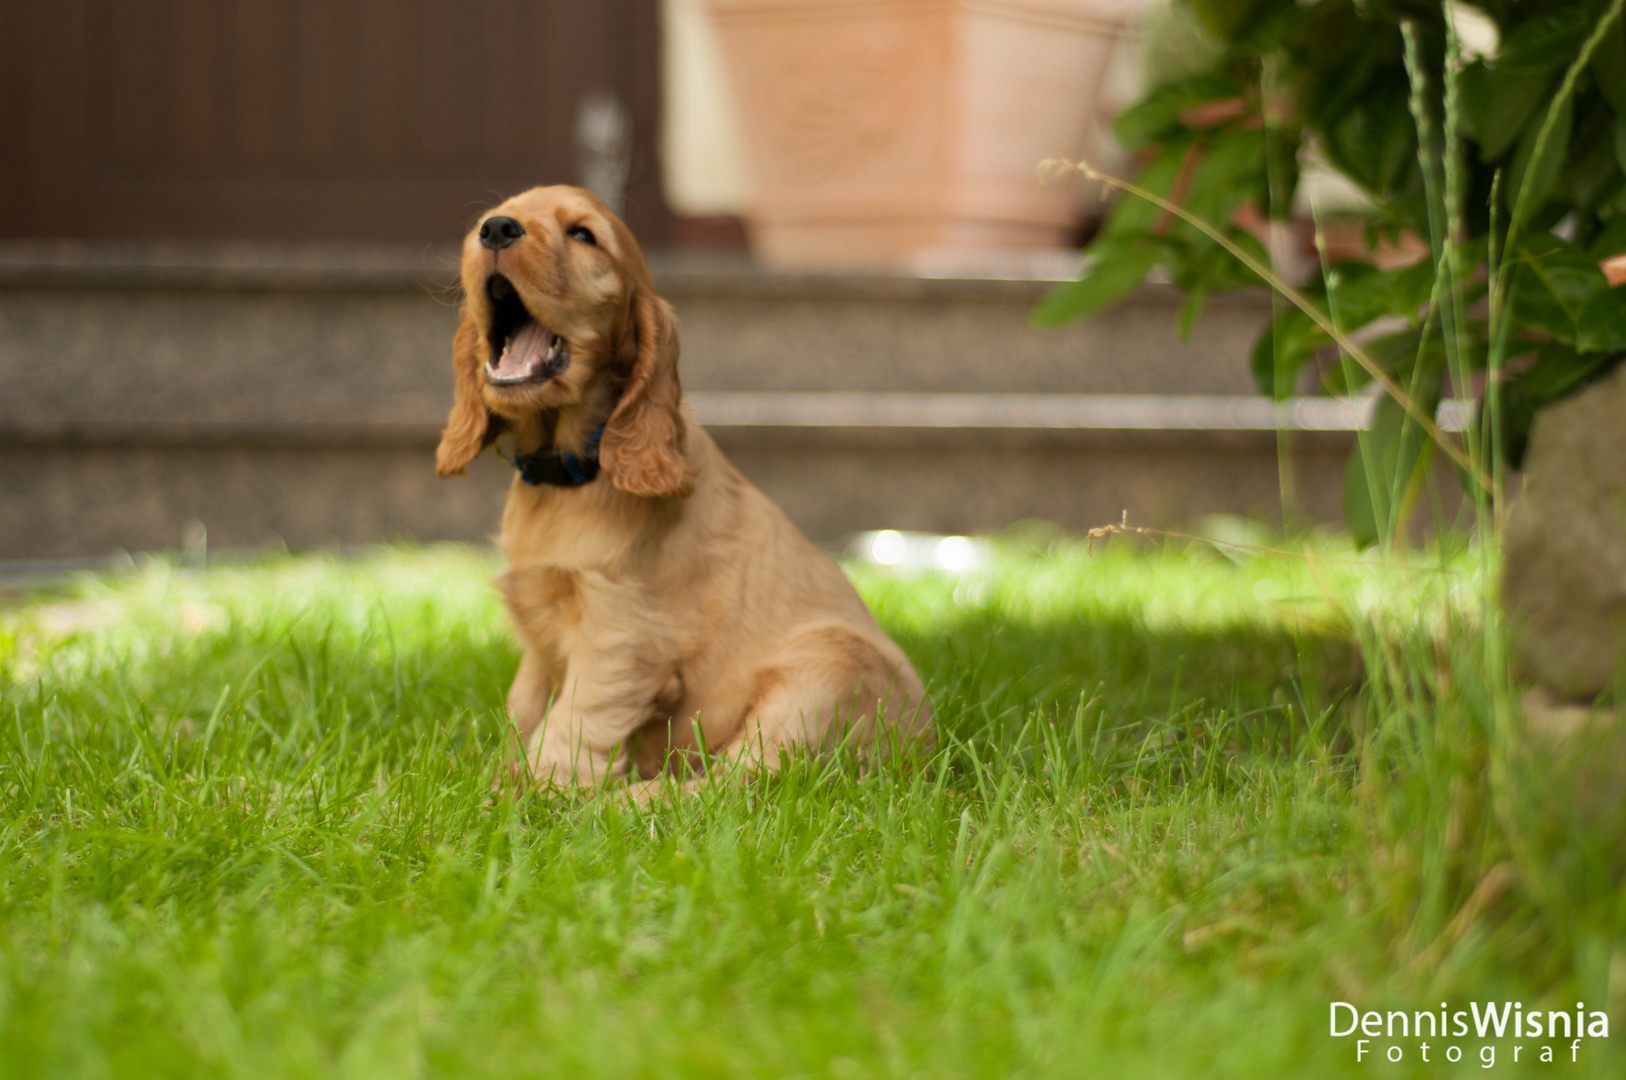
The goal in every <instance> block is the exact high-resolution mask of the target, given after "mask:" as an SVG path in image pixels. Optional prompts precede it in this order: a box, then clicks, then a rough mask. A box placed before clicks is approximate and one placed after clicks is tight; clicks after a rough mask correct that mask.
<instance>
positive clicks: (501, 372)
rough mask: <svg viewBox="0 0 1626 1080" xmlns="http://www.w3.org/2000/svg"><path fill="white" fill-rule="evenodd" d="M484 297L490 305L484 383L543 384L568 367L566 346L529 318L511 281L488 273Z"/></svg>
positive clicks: (559, 338)
mask: <svg viewBox="0 0 1626 1080" xmlns="http://www.w3.org/2000/svg"><path fill="white" fill-rule="evenodd" d="M486 295H487V296H489V297H491V305H492V317H491V330H490V333H489V335H488V339H487V343H488V344H489V345H490V347H491V359H490V360H488V361H486V382H488V383H490V384H491V385H493V386H515V385H518V384H520V383H533V382H546V381H548V380H549V379H551V378H553V377H554V376H555V375H557V374H559V373H560V372H562V371H564V370H565V368H567V367H569V366H570V343H569V342H567V341H566V340H565V339H564V338H562V337H560V336H559V335H558V334H556V333H554V332H553V331H552V330H549V329H548V328H547V327H545V326H543V325H542V324H541V323H539V322H537V321H536V320H535V319H534V318H532V317H531V313H530V312H529V311H527V310H526V309H525V305H524V304H523V303H521V302H520V298H519V294H518V293H517V292H515V291H514V283H513V282H511V281H509V280H508V279H507V278H506V277H504V276H503V275H501V274H492V275H491V278H490V280H488V281H487V282H486Z"/></svg>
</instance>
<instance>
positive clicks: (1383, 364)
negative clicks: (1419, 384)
mask: <svg viewBox="0 0 1626 1080" xmlns="http://www.w3.org/2000/svg"><path fill="white" fill-rule="evenodd" d="M1422 340H1423V331H1422V330H1421V329H1419V328H1417V327H1409V328H1407V329H1405V330H1397V331H1395V332H1394V333H1392V334H1384V335H1382V336H1381V337H1377V338H1374V339H1373V340H1371V341H1369V342H1367V344H1366V355H1368V356H1370V357H1371V358H1372V359H1373V360H1374V361H1376V362H1377V365H1378V366H1379V367H1380V368H1382V369H1383V370H1384V371H1387V372H1390V373H1391V374H1393V373H1396V372H1403V371H1406V370H1408V369H1410V367H1411V365H1412V364H1413V363H1414V362H1415V361H1416V359H1417V354H1418V349H1419V346H1420V345H1421V343H1422ZM1371 381H1372V373H1371V372H1370V371H1367V370H1366V369H1365V368H1364V367H1362V366H1361V365H1360V364H1357V363H1356V362H1355V361H1354V360H1352V359H1349V358H1348V357H1345V358H1343V359H1342V360H1341V361H1340V362H1339V363H1337V364H1335V365H1334V366H1333V367H1331V368H1330V369H1328V371H1327V373H1326V375H1325V376H1323V378H1322V383H1323V384H1324V385H1325V386H1326V389H1327V392H1328V393H1330V394H1353V393H1354V392H1355V391H1357V390H1359V389H1361V387H1363V386H1366V385H1367V384H1368V383H1370V382H1371Z"/></svg>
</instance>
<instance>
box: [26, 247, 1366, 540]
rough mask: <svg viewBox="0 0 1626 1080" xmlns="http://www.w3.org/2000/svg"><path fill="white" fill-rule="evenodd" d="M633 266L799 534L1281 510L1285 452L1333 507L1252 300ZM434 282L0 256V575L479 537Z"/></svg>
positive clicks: (284, 258) (393, 266) (327, 265)
mask: <svg viewBox="0 0 1626 1080" xmlns="http://www.w3.org/2000/svg"><path fill="white" fill-rule="evenodd" d="M652 264H653V268H654V270H655V273H656V278H657V287H658V288H659V289H660V291H661V293H662V294H663V295H664V296H666V297H667V298H668V299H669V300H670V301H671V302H672V304H673V305H674V307H675V309H676V310H677V312H678V317H679V320H680V326H681V333H682V342H683V351H682V360H681V372H682V377H683V382H684V387H685V391H686V395H687V398H688V400H689V402H690V405H691V407H692V408H693V409H694V411H695V413H696V415H697V417H698V418H700V419H701V420H702V422H705V423H706V424H707V425H708V427H710V428H711V430H712V431H713V433H714V437H716V438H717V440H718V442H719V443H720V444H721V445H722V446H723V447H724V449H725V450H726V451H727V452H728V453H729V454H730V457H731V458H732V459H733V460H734V462H735V463H736V465H737V466H739V467H740V469H741V470H742V471H743V472H744V473H745V474H746V475H747V476H749V477H751V478H752V479H753V480H754V481H755V482H757V483H758V484H759V485H760V486H762V487H763V488H764V490H766V491H767V492H768V493H769V494H770V495H771V496H773V497H774V498H775V499H777V500H778V501H779V502H780V503H781V505H783V506H784V507H785V508H786V510H787V512H789V513H790V514H791V516H792V517H793V519H795V520H797V521H798V523H800V524H801V525H802V526H803V527H804V528H805V529H807V530H808V532H809V533H810V534H811V535H813V536H815V537H817V538H819V539H824V540H831V539H835V538H837V537H839V536H841V535H843V534H845V533H849V532H853V531H858V530H862V529H871V528H885V527H892V528H903V529H928V530H934V531H947V532H967V531H982V530H987V529H994V528H998V527H1001V526H1003V525H1006V524H1009V523H1011V522H1013V521H1017V520H1020V519H1023V518H1045V519H1048V520H1051V521H1055V522H1057V523H1058V524H1061V525H1063V526H1064V527H1068V528H1087V527H1089V526H1092V525H1097V524H1101V523H1103V522H1104V521H1110V520H1117V518H1118V517H1119V515H1120V513H1121V512H1122V511H1123V510H1124V509H1128V510H1129V511H1130V512H1131V515H1132V517H1133V519H1134V520H1137V521H1141V522H1143V523H1147V524H1172V523H1176V522H1181V521H1188V520H1191V519H1193V518H1195V517H1198V516H1201V515H1203V514H1208V513H1215V512H1233V513H1253V514H1258V515H1261V516H1266V517H1270V516H1275V515H1277V514H1279V513H1280V490H1281V486H1280V485H1281V481H1282V477H1283V475H1284V473H1283V471H1282V470H1281V469H1280V468H1279V465H1278V460H1277V450H1278V446H1279V445H1280V444H1286V443H1290V444H1291V445H1292V446H1293V448H1294V458H1293V461H1292V468H1291V469H1290V470H1288V472H1289V473H1290V474H1291V479H1292V483H1293V486H1294V488H1295V489H1296V491H1297V498H1298V504H1299V509H1300V510H1301V512H1305V513H1308V514H1309V515H1310V516H1313V517H1334V516H1336V514H1337V510H1338V490H1339V486H1340V483H1341V475H1342V469H1343V457H1344V454H1345V452H1346V451H1347V448H1348V445H1349V442H1350V438H1351V434H1350V433H1351V431H1352V430H1353V429H1354V428H1355V427H1358V426H1359V424H1360V423H1361V417H1360V416H1359V415H1356V414H1355V413H1358V412H1359V410H1358V409H1356V410H1355V413H1350V410H1349V408H1348V407H1346V406H1343V405H1340V404H1339V403H1336V402H1326V401H1305V402H1298V403H1294V404H1292V405H1291V406H1289V407H1288V408H1287V409H1286V410H1278V409H1277V407H1276V406H1274V405H1272V404H1271V403H1269V402H1266V401H1264V400H1262V399H1260V398H1258V397H1257V396H1255V395H1254V394H1253V391H1252V386H1251V385H1250V382H1249V379H1248V366H1247V354H1248V350H1249V349H1250V348H1251V345H1252V341H1253V338H1254V336H1255V335H1256V334H1257V332H1258V329H1259V327H1260V326H1261V325H1262V324H1263V321H1264V320H1265V319H1267V318H1268V317H1269V311H1270V305H1269V301H1268V298H1266V297H1264V296H1252V295H1241V296H1234V297H1229V298H1226V299H1224V300H1222V301H1216V302H1214V303H1212V304H1210V305H1209V310H1208V311H1207V312H1206V313H1205V315H1204V317H1203V320H1202V322H1201V323H1200V325H1199V328H1198V332H1197V334H1196V335H1195V336H1194V338H1193V340H1192V341H1191V342H1190V343H1182V342H1181V341H1180V340H1179V339H1178V337H1177V335H1176V334H1175V331H1174V326H1175V313H1176V309H1177V306H1178V303H1179V297H1178V296H1177V295H1176V294H1174V293H1173V292H1172V291H1171V290H1169V289H1167V288H1160V287H1156V286H1151V287H1148V288H1147V289H1145V290H1143V291H1142V293H1141V294H1139V295H1138V296H1136V297H1135V298H1133V299H1132V300H1131V301H1130V302H1128V303H1126V304H1125V305H1123V306H1122V307H1120V308H1118V309H1115V310H1114V311H1111V312H1108V313H1106V314H1105V315H1103V316H1101V317H1098V318H1096V319H1094V320H1091V321H1089V322H1085V323H1078V324H1074V325H1070V326H1067V327H1063V328H1060V329H1055V330H1036V329H1033V328H1030V327H1029V326H1028V324H1027V316H1028V312H1029V311H1030V310H1031V308H1032V306H1033V304H1034V303H1035V302H1036V301H1037V299H1038V298H1039V297H1041V296H1042V295H1043V294H1044V292H1045V291H1046V290H1047V289H1048V288H1050V287H1051V285H1052V283H1051V282H1048V281H1043V280H1031V279H1027V280H1025V279H1018V278H927V277H907V276H887V275H806V274H776V273H768V272H764V271H762V270H760V269H757V268H754V267H751V266H748V265H743V264H739V263H731V262H716V261H698V260H693V259H689V260H680V259H666V260H661V259H655V260H652ZM454 268H455V253H452V252H447V251H442V250H433V249H428V250H414V251H401V250H387V249H378V250H357V249H344V250H336V249H318V248H309V247H292V248H264V247H256V248H208V249H201V248H177V247H139V248H137V247H71V248H70V247H60V246H41V245H0V387H3V388H4V393H3V394H0V447H3V449H0V493H3V494H4V498H5V505H6V510H5V512H4V514H3V515H0V559H18V558H66V557H79V556H94V555H99V554H103V553H106V552H108V551H111V550H115V549H127V550H144V549H154V548H165V547H173V546H175V545H176V544H177V543H178V541H179V537H180V535H181V532H182V530H183V528H184V527H185V526H186V525H187V523H188V522H191V521H194V520H197V521H202V522H203V523H204V524H205V525H206V526H207V528H208V531H209V535H210V538H211V542H212V543H216V544H220V545H226V546H234V547H235V546H251V545H254V544H257V543H261V542H263V541H265V540H266V539H267V538H270V537H280V538H281V539H282V540H284V541H285V542H286V543H288V544H289V545H290V546H294V547H305V546H311V545H324V544H349V543H366V542H371V541H376V540H380V539H388V538H391V537H395V536H410V537H414V538H417V539H422V540H434V539H464V540H480V539H484V538H486V537H487V536H489V535H490V533H491V532H492V531H493V530H494V529H495V528H496V526H497V522H498V516H499V511H500V505H501V500H502V493H503V491H504V490H505V488H506V484H507V482H508V480H509V478H510V476H511V474H510V473H509V472H508V471H507V469H506V467H505V466H503V465H502V463H501V462H499V461H496V460H494V459H493V458H492V457H491V456H489V455H488V456H487V457H486V458H484V459H482V461H481V462H480V463H478V466H477V467H476V468H475V469H474V470H473V471H472V473H471V477H470V478H469V479H467V480H460V481H450V482H442V481H437V480H436V479H435V477H434V475H433V470H432V451H433V446H434V442H435V439H436V436H437V434H438V431H439V428H440V425H441V424H442V422H443V420H444V416H445V410H446V408H447V406H448V404H449V401H450V362H449V360H450V357H449V353H450V341H451V337H452V333H453V331H454V329H455V326H456V319H457V314H456V302H457V295H456V286H455V277H454ZM1339 410H1343V412H1339ZM1278 420H1280V421H1282V423H1281V424H1280V425H1278V423H1277V421H1278ZM1278 426H1280V427H1282V428H1283V429H1284V430H1283V432H1282V433H1281V434H1278V431H1277V427H1278Z"/></svg>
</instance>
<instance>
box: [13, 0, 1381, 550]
mask: <svg viewBox="0 0 1626 1080" xmlns="http://www.w3.org/2000/svg"><path fill="white" fill-rule="evenodd" d="M1190 47H1192V46H1191V45H1190V43H1189V42H1188V41H1187V39H1186V37H1185V36H1183V33H1182V29H1181V27H1180V26H1179V25H1178V20H1177V19H1175V18H1174V17H1173V16H1171V15H1170V13H1169V12H1168V10H1167V9H1166V8H1165V7H1164V6H1162V5H1161V4H1159V3H1157V2H1156V0H979V2H977V3H974V4H973V3H967V2H963V0H875V2H848V0H571V2H551V0H59V2H56V3H53V4H49V5H47V4H34V3H24V2H20V0H18V2H6V3H3V4H0V560H4V561H10V562H18V561H34V560H80V559H89V558H99V557H104V556H106V555H108V554H109V553H111V552H115V551H121V550H123V551H141V550H173V549H177V548H180V549H182V550H192V551H197V550H201V549H203V548H204V547H209V548H213V549H216V550H219V549H221V548H227V549H230V548H255V547H259V546H261V545H264V544H267V543H278V542H280V543H284V544H287V545H288V546H290V547H294V548H305V547H313V546H333V545H348V544H359V543H370V542H376V541H381V540H391V539H396V538H413V539H417V540H425V541H427V540H438V539H460V540H475V541H478V540H483V539H485V538H486V537H488V536H489V535H490V534H491V533H493V532H494V531H495V529H496V527H497V524H498V516H499V512H500V505H501V500H502V496H503V492H504V490H505V488H506V485H507V483H508V480H509V476H510V474H509V473H508V471H507V469H506V466H504V465H503V464H502V463H501V462H500V461H496V460H494V459H493V458H492V456H491V455H487V456H486V457H485V458H484V459H482V461H481V462H479V463H478V467H477V468H476V469H474V470H472V471H471V475H470V477H469V478H467V479H462V480H455V481H437V480H436V479H435V477H434V472H433V449H434V445H435V442H436V439H437V436H438V432H439V428H440V426H441V424H442V423H443V421H444V416H445V410H446V408H447V407H448V405H449V403H450V374H451V370H450V364H449V360H450V342H451V338H452V332H453V330H454V328H455V325H456V305H457V302H458V298H457V295H456V291H455V272H456V251H457V245H458V243H459V241H460V239H461V236H462V234H463V232H464V231H465V230H466V229H467V228H468V227H469V226H470V224H471V223H472V222H474V221H476V220H477V218H478V216H479V214H480V212H481V210H482V209H483V208H485V207H488V206H490V205H492V204H494V203H496V202H497V201H499V200H500V199H502V198H503V197H505V196H506V195H508V194H511V193H513V192H515V191H517V190H520V189H523V188H526V187H530V186H532V185H536V184H548V183H560V182H567V183H579V184H583V185H585V186H587V187H590V188H591V189H593V190H594V191H595V192H596V193H598V194H599V195H600V196H601V197H603V198H604V199H605V200H606V201H607V202H609V203H610V204H611V205H612V206H613V207H615V208H617V209H618V210H619V211H620V212H621V213H622V214H623V215H624V216H625V218H626V219H627V221H628V223H629V224H630V225H631V226H632V228H633V230H634V231H635V232H636V234H637V235H638V237H639V238H640V240H641V242H642V243H643V245H644V246H645V248H646V250H647V251H648V252H649V253H650V256H651V263H652V266H653V267H654V269H655V272H656V276H657V279H658V285H659V287H660V289H661V290H662V292H663V294H664V295H665V296H666V297H667V298H668V299H669V300H671V302H672V303H673V304H674V306H675V307H676V310H677V312H678V316H679V319H680V324H681V328H682V337H683V359H682V374H683V381H684V386H685V390H686V394H687V397H688V399H689V401H690V404H691V406H692V408H693V409H694V411H695V413H696V415H697V416H698V417H699V419H700V420H701V421H702V422H704V423H706V424H707V425H708V427H709V428H710V430H711V431H712V432H713V434H714V436H715V437H716V438H717V440H718V442H719V443H720V444H721V445H722V446H723V448H724V450H725V451H726V452H727V453H728V454H729V455H730V457H731V458H732V460H733V461H734V462H735V463H736V464H737V465H738V466H739V467H740V468H741V470H742V471H743V472H745V473H746V475H747V476H749V477H750V478H751V479H752V480H754V481H755V482H756V483H757V484H758V485H759V486H761V487H762V488H763V489H764V490H766V491H767V492H768V494H769V495H771V496H772V497H773V498H775V499H776V500H777V501H778V502H779V503H780V504H781V505H782V506H784V507H785V509H786V510H787V512H789V513H790V515H791V516H792V517H793V518H794V519H795V520H796V521H797V522H798V524H800V525H801V526H802V527H803V528H804V529H805V530H806V531H807V532H809V534H810V535H812V536H814V537H815V538H817V539H820V540H825V541H832V540H836V539H838V538H840V537H843V536H847V535H850V534H853V533H856V532H859V531H863V530H876V529H898V530H918V531H930V532H939V533H971V532H980V531H987V530H993V529H999V528H1002V527H1006V526H1009V525H1011V524H1012V523H1015V522H1019V521H1024V520H1030V519H1039V520H1043V521H1048V522H1052V523H1054V524H1056V525H1059V526H1061V527H1063V528H1067V529H1083V528H1089V527H1092V526H1096V525H1101V524H1104V523H1107V522H1112V521H1117V520H1118V519H1119V518H1120V515H1121V514H1122V513H1123V512H1125V511H1128V512H1129V514H1130V518H1131V520H1132V521H1133V522H1136V523H1139V524H1148V525H1167V524H1174V523H1180V522H1187V521H1192V520H1195V519H1197V518H1200V517H1203V516H1205V515H1210V514H1215V513H1228V514H1241V515H1251V516H1253V517H1256V518H1259V519H1261V520H1266V521H1271V520H1280V518H1281V517H1282V515H1283V513H1284V506H1283V504H1284V500H1285V502H1286V504H1287V511H1288V512H1289V513H1290V514H1291V515H1293V516H1296V517H1297V518H1300V519H1306V520H1330V519H1335V518H1336V517H1337V515H1338V512H1339V488H1340V483H1341V477H1342V470H1343V462H1344V458H1345V456H1346V454H1347V452H1348V449H1349V447H1350V445H1351V441H1352V438H1353V430H1354V428H1355V427H1356V418H1355V417H1352V416H1350V415H1346V414H1345V411H1340V408H1341V407H1340V406H1339V404H1338V403H1337V402H1334V401H1330V400H1322V401H1304V400H1297V399H1294V400H1291V401H1289V402H1288V403H1287V404H1285V405H1281V406H1278V405H1275V404H1273V403H1271V402H1270V401H1269V400H1268V399H1265V398H1262V397H1259V396H1257V393H1256V390H1255V387H1254V385H1253V383H1252V381H1251V379H1250V377H1249V365H1248V359H1247V357H1248V352H1249V350H1250V348H1251V346H1252V343H1253V340H1254V338H1255V337H1256V336H1257V334H1258V333H1259V330H1260V328H1261V326H1262V325H1264V323H1265V322H1266V321H1268V319H1269V317H1270V301H1269V298H1268V296H1266V295H1265V294H1263V293H1262V292H1261V293H1259V294H1256V295H1255V294H1248V293H1241V294H1236V295H1231V296H1226V297H1221V298H1215V299H1213V300H1211V301H1210V304H1209V308H1208V310H1207V312H1206V314H1205V318H1204V319H1203V321H1202V323H1201V325H1200V326H1199V327H1198V328H1197V332H1196V333H1195V335H1194V336H1193V337H1192V338H1191V340H1189V341H1182V340H1181V338H1180V336H1179V334H1178V332H1177V324H1178V321H1179V320H1178V319H1177V317H1176V313H1177V310H1178V308H1179V304H1180V298H1179V296H1178V295H1177V294H1175V293H1174V292H1173V291H1172V290H1171V289H1170V288H1169V287H1168V286H1166V285H1160V284H1158V283H1157V281H1156V280H1155V275H1154V280H1152V281H1150V282H1149V283H1148V284H1147V285H1145V286H1144V288H1143V289H1142V290H1141V292H1140V293H1139V294H1138V295H1137V296H1136V297H1135V298H1134V299H1133V300H1131V301H1130V302H1129V303H1127V304H1124V305H1122V306H1120V307H1118V308H1115V309H1113V310H1111V311H1109V312H1106V313H1104V314H1102V315H1099V316H1097V317H1095V318H1094V319H1090V320H1087V321H1083V322H1078V323H1074V324H1071V325H1067V326H1064V327H1060V328H1055V329H1036V328H1032V327H1030V325H1029V321H1028V316H1029V312H1030V311H1031V310H1032V308H1033V306H1034V305H1035V304H1036V303H1037V302H1038V300H1039V299H1040V298H1041V297H1042V296H1043V295H1044V294H1045V293H1046V292H1047V290H1048V289H1050V288H1051V287H1052V285H1053V283H1054V282H1056V281H1062V280H1068V279H1072V278H1074V277H1076V276H1077V274H1078V272H1079V268H1080V265H1081V263H1080V256H1079V254H1078V251H1079V248H1080V246H1081V244H1082V243H1083V241H1084V240H1085V239H1086V238H1087V237H1088V235H1089V233H1090V230H1091V229H1092V227H1093V225H1094V223H1095V222H1096V220H1097V219H1098V218H1099V214H1100V210H1101V204H1100V202H1099V199H1098V193H1094V192H1091V191H1089V190H1086V189H1085V188H1084V187H1083V186H1082V185H1081V184H1079V183H1077V182H1074V181H1052V182H1050V183H1048V184H1044V185H1041V184H1040V183H1039V180H1038V178H1037V165H1038V163H1039V162H1040V161H1041V160H1043V159H1045V158H1052V157H1068V158H1077V157H1079V156H1081V155H1088V156H1089V157H1090V158H1091V160H1092V161H1095V162H1098V163H1101V164H1105V165H1107V166H1109V167H1110V166H1114V165H1122V163H1123V161H1124V156H1123V155H1122V153H1121V152H1120V151H1119V150H1117V149H1116V147H1115V146H1114V145H1113V144H1112V141H1111V136H1110V124H1111V120H1112V118H1113V115H1114V114H1115V112H1116V111H1117V110H1118V109H1119V108H1120V107H1122V105H1124V104H1125V103H1126V102H1128V101H1130V100H1132V99H1133V98H1134V97H1135V95H1136V94H1137V93H1138V92H1139V90H1140V88H1141V87H1142V86H1143V85H1144V83H1145V80H1146V78H1147V72H1148V69H1151V70H1153V71H1156V70H1157V69H1158V67H1159V66H1160V65H1163V66H1167V65H1168V64H1170V63H1178V62H1179V57H1180V55H1181V51H1182V50H1183V49H1188V48H1190ZM1307 183H1308V181H1307ZM1346 411H1347V410H1346ZM1284 450H1290V451H1291V453H1290V454H1288V455H1284V454H1282V453H1280V451H1284Z"/></svg>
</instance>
